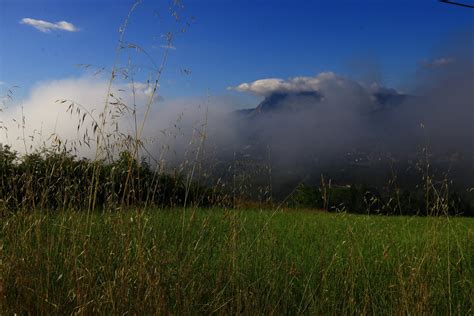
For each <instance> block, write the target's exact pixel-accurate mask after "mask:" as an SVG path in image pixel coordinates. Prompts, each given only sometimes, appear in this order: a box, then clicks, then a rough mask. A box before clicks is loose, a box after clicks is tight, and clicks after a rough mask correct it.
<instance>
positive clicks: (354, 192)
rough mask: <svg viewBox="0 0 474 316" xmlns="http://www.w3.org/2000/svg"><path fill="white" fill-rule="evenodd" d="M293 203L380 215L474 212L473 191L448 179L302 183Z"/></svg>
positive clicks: (338, 210)
mask: <svg viewBox="0 0 474 316" xmlns="http://www.w3.org/2000/svg"><path fill="white" fill-rule="evenodd" d="M290 203H291V204H292V205H293V206H297V207H306V208H320V209H325V210H328V211H330V212H351V213H357V214H380V215H422V216H427V215H434V216H440V215H462V216H474V194H473V193H472V192H470V191H466V192H464V194H463V193H460V192H456V191H451V190H450V187H449V186H448V184H447V183H443V182H440V183H438V184H437V185H431V186H428V187H422V186H420V187H416V188H410V189H407V188H396V189H393V190H389V189H387V188H384V189H379V188H376V187H369V186H365V185H345V186H341V185H331V184H328V183H326V184H323V185H320V186H307V185H300V186H299V187H298V188H297V190H296V192H295V194H294V195H293V196H292V199H291V202H290Z"/></svg>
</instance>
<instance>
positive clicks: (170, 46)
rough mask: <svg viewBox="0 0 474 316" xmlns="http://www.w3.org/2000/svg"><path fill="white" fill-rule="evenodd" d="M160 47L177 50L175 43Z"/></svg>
mask: <svg viewBox="0 0 474 316" xmlns="http://www.w3.org/2000/svg"><path fill="white" fill-rule="evenodd" d="M160 47H161V48H164V49H172V50H176V47H174V46H173V45H161V46H160Z"/></svg>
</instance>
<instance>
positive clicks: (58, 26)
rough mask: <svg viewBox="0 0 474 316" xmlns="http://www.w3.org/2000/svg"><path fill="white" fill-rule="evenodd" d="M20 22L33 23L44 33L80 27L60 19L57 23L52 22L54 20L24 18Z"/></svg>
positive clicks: (33, 25)
mask: <svg viewBox="0 0 474 316" xmlns="http://www.w3.org/2000/svg"><path fill="white" fill-rule="evenodd" d="M20 24H26V25H31V26H32V27H34V28H35V29H37V30H39V31H41V32H43V33H49V32H51V31H54V30H62V31H67V32H77V31H79V29H77V28H76V27H75V26H74V24H72V23H69V22H66V21H59V22H56V23H52V22H48V21H43V20H36V19H31V18H23V19H21V20H20Z"/></svg>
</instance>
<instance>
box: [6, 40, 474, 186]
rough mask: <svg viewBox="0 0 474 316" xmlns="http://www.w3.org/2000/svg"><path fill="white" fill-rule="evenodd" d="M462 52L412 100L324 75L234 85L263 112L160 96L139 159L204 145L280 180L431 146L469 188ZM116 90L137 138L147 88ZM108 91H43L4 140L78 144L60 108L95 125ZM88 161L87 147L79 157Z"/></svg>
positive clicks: (126, 124) (175, 156) (42, 87)
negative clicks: (256, 164) (56, 138)
mask: <svg viewBox="0 0 474 316" xmlns="http://www.w3.org/2000/svg"><path fill="white" fill-rule="evenodd" d="M466 50H467V51H468V52H466ZM466 50H464V51H463V54H457V55H456V54H452V55H451V56H452V57H449V59H448V58H438V59H434V61H433V65H435V64H436V66H433V67H422V70H420V72H419V74H418V77H417V78H416V83H415V84H414V85H413V88H412V89H411V90H410V91H409V92H408V93H407V94H403V93H400V92H399V91H397V90H395V89H391V88H389V87H384V86H382V85H380V84H377V83H374V84H371V85H366V84H362V83H360V82H357V81H355V80H352V79H350V78H348V77H345V76H342V75H339V74H335V73H332V72H324V73H320V74H317V75H315V76H314V77H294V78H290V79H286V80H285V79H278V78H273V79H261V80H256V81H253V82H248V83H242V84H240V85H237V86H235V87H232V88H231V89H233V90H237V91H241V92H244V93H251V94H254V95H257V96H259V97H261V98H263V100H264V101H263V102H262V103H261V104H260V105H259V106H258V107H257V104H256V108H255V109H249V110H246V111H235V107H233V105H231V104H232V103H233V102H229V101H228V100H224V99H219V98H210V99H207V98H202V99H198V98H195V99H192V100H190V99H183V100H173V101H169V100H161V99H160V98H156V101H155V102H154V103H153V104H152V109H151V112H150V113H149V117H148V120H147V125H146V128H145V129H144V131H143V135H142V136H143V137H142V138H143V139H144V144H145V147H146V151H144V152H142V153H143V154H144V155H148V154H151V155H152V156H153V161H158V160H160V159H165V160H167V161H168V162H169V163H170V164H174V165H176V164H179V163H180V162H182V161H185V160H186V159H188V160H189V159H194V158H190V157H196V156H195V155H194V151H193V148H194V149H195V148H196V146H199V144H200V142H201V141H204V144H205V153H204V154H203V155H204V157H212V158H213V159H215V160H214V161H218V163H219V164H221V165H224V166H225V165H226V164H227V165H229V164H231V163H232V161H234V160H235V159H247V160H250V161H252V160H254V161H265V162H266V163H268V164H269V165H272V168H273V171H274V172H275V174H277V173H279V174H280V175H281V176H282V177H293V178H295V179H296V178H298V179H301V178H302V177H304V176H305V174H307V173H310V172H313V173H314V174H318V173H319V172H324V171H325V170H329V169H331V168H332V169H334V170H336V169H337V170H339V171H341V170H342V171H341V172H346V173H347V172H352V171H353V170H356V169H357V168H359V169H360V168H366V169H365V170H366V171H367V170H370V166H371V163H374V162H375V163H379V162H380V161H381V160H382V159H387V160H388V159H389V157H390V159H392V160H395V161H401V162H402V161H407V160H413V159H416V158H417V157H419V156H420V154H421V153H422V148H424V147H428V148H429V152H430V154H432V155H433V157H431V158H430V159H433V160H435V161H438V162H441V163H442V164H443V166H445V167H446V170H454V169H457V170H458V171H457V172H458V173H459V174H463V177H464V180H465V182H466V183H468V184H470V185H472V184H473V180H474V178H473V176H474V167H473V166H472V161H473V158H474V136H473V135H474V125H473V124H472V122H473V119H474V107H473V104H474V103H473V102H474V89H472V87H474V73H473V71H472V69H474V61H473V60H472V54H471V53H472V47H471V48H469V47H468V48H466ZM133 90H134V92H135V93H133ZM112 92H113V94H114V97H116V98H119V99H120V102H122V103H123V104H126V105H127V107H126V108H125V109H124V108H122V112H121V115H118V114H117V118H116V123H118V125H119V126H120V132H121V133H122V134H125V135H127V134H129V135H134V133H135V126H134V119H133V114H132V113H133V105H134V104H135V105H136V109H137V119H138V122H140V121H141V119H142V118H143V115H144V112H145V105H146V103H147V100H149V97H150V95H151V93H152V88H151V87H150V86H149V85H148V84H146V83H136V84H135V86H134V89H132V87H131V86H130V85H129V84H128V83H117V84H115V85H114V87H113V91H112ZM106 94H107V82H106V81H104V80H100V79H92V78H79V79H66V80H59V81H53V82H46V83H42V84H39V85H38V86H36V87H35V88H34V89H33V90H32V92H31V94H30V96H29V97H28V98H27V99H26V100H24V102H22V104H23V107H21V106H20V103H18V104H17V105H11V106H10V107H9V108H8V109H5V110H4V112H3V113H2V121H3V122H4V123H3V124H4V125H6V126H7V127H8V134H6V133H4V132H2V131H0V132H1V133H0V142H1V143H4V144H13V145H14V148H15V149H17V150H20V151H25V147H27V148H26V150H28V148H31V149H33V148H37V147H39V146H40V145H41V144H42V143H47V140H48V139H49V138H48V137H49V136H48V135H51V134H53V133H56V134H58V135H60V136H61V137H62V138H63V139H71V140H72V139H80V138H81V133H83V130H81V128H80V129H79V131H78V129H77V124H76V123H75V121H76V120H77V117H78V116H77V115H72V117H71V114H70V113H67V112H66V109H67V107H68V104H69V103H68V102H65V103H61V102H56V101H57V100H61V99H69V100H74V101H75V102H76V103H77V104H81V105H83V108H84V109H87V111H88V113H91V117H92V116H93V117H96V118H97V116H98V114H99V113H100V112H101V111H102V109H103V107H104V102H105V96H106ZM114 100H115V99H113V98H112V99H111V100H110V101H111V102H114ZM111 109H116V107H114V106H111ZM22 115H24V117H25V124H24V125H25V130H23V128H22V125H23V123H22V119H21V118H22ZM111 115H112V116H113V115H114V113H111ZM91 117H89V116H86V118H85V120H86V123H85V125H87V124H89V125H92V124H93V122H92V118H91ZM7 135H8V137H7ZM24 135H26V136H24ZM30 135H33V136H34V137H32V138H30V137H29V136H30ZM23 140H25V142H24V141H23ZM24 143H27V144H28V145H27V146H24ZM92 154H93V150H89V149H87V148H83V149H81V150H80V152H79V155H84V156H91V155H92ZM193 155H194V156H193ZM223 169H225V168H223Z"/></svg>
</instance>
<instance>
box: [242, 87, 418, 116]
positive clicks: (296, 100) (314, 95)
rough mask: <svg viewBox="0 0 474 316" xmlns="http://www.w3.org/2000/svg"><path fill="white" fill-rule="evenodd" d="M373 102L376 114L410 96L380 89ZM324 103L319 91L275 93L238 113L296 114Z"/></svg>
mask: <svg viewBox="0 0 474 316" xmlns="http://www.w3.org/2000/svg"><path fill="white" fill-rule="evenodd" d="M370 97H371V98H370V99H371V100H372V101H371V102H373V104H372V106H371V108H373V109H374V112H377V111H383V110H387V109H390V108H394V107H397V106H399V105H400V104H402V103H403V102H405V101H406V100H407V99H409V98H410V96H408V95H405V94H400V93H398V92H396V91H395V90H391V89H390V90H389V89H380V90H376V91H374V92H373V93H371V95H370ZM323 101H324V96H323V95H322V94H321V93H320V92H317V91H301V92H274V93H272V94H270V95H268V96H267V97H265V99H264V100H263V101H262V102H260V103H259V104H258V105H257V107H255V108H253V109H243V110H238V111H236V113H237V114H238V115H240V116H242V117H247V118H252V117H260V116H266V115H270V114H275V113H288V114H290V113H294V112H299V111H303V110H307V109H311V108H312V107H314V106H315V105H317V104H321V103H322V102H323Z"/></svg>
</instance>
